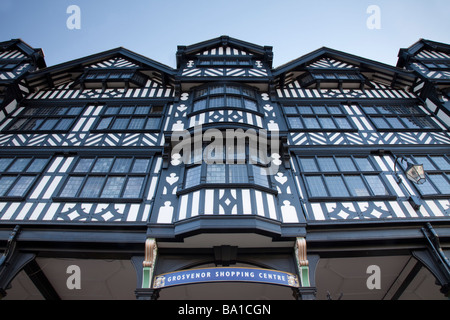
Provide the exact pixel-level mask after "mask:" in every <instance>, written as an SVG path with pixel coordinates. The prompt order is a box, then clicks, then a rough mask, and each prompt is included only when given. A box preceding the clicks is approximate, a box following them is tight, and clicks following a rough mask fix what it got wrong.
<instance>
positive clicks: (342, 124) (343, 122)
mask: <svg viewBox="0 0 450 320" xmlns="http://www.w3.org/2000/svg"><path fill="white" fill-rule="evenodd" d="M334 120H335V121H336V123H337V126H338V127H339V129H352V125H351V124H350V122H349V121H348V119H347V118H341V117H336V118H334Z"/></svg>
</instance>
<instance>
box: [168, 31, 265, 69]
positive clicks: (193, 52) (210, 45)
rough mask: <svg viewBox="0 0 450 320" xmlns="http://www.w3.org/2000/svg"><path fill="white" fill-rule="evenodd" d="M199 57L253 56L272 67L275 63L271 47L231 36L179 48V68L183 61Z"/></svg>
mask: <svg viewBox="0 0 450 320" xmlns="http://www.w3.org/2000/svg"><path fill="white" fill-rule="evenodd" d="M198 55H220V56H242V55H253V56H255V57H257V58H258V59H260V60H264V61H266V62H267V63H268V64H269V66H270V67H272V63H273V52H272V47H270V46H264V47H263V46H259V45H256V44H253V43H249V42H245V41H242V40H238V39H235V38H231V37H229V36H221V37H218V38H215V39H211V40H208V41H203V42H200V43H197V44H193V45H190V46H178V51H177V68H179V67H180V66H181V64H182V62H183V61H187V60H189V58H190V57H195V56H198Z"/></svg>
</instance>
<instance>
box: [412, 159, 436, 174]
mask: <svg viewBox="0 0 450 320" xmlns="http://www.w3.org/2000/svg"><path fill="white" fill-rule="evenodd" d="M414 159H415V160H416V163H417V164H423V168H424V169H425V171H427V170H436V167H435V166H434V165H433V163H432V162H431V161H430V160H429V159H428V158H427V157H414Z"/></svg>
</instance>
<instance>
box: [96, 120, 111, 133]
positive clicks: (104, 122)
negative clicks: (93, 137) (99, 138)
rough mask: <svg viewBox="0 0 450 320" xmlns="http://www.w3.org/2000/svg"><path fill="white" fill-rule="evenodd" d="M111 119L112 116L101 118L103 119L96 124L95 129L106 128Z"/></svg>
mask: <svg viewBox="0 0 450 320" xmlns="http://www.w3.org/2000/svg"><path fill="white" fill-rule="evenodd" d="M112 119H113V118H112V117H108V118H103V119H102V120H101V121H100V122H99V124H98V125H97V129H98V130H105V129H108V127H109V125H110V123H111V121H112Z"/></svg>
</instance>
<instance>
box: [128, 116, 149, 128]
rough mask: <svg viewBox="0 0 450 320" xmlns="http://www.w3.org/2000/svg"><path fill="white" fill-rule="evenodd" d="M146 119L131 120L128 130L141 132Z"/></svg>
mask: <svg viewBox="0 0 450 320" xmlns="http://www.w3.org/2000/svg"><path fill="white" fill-rule="evenodd" d="M144 123H145V118H133V119H131V122H130V124H129V125H128V129H130V130H140V129H142V128H143V127H144Z"/></svg>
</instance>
